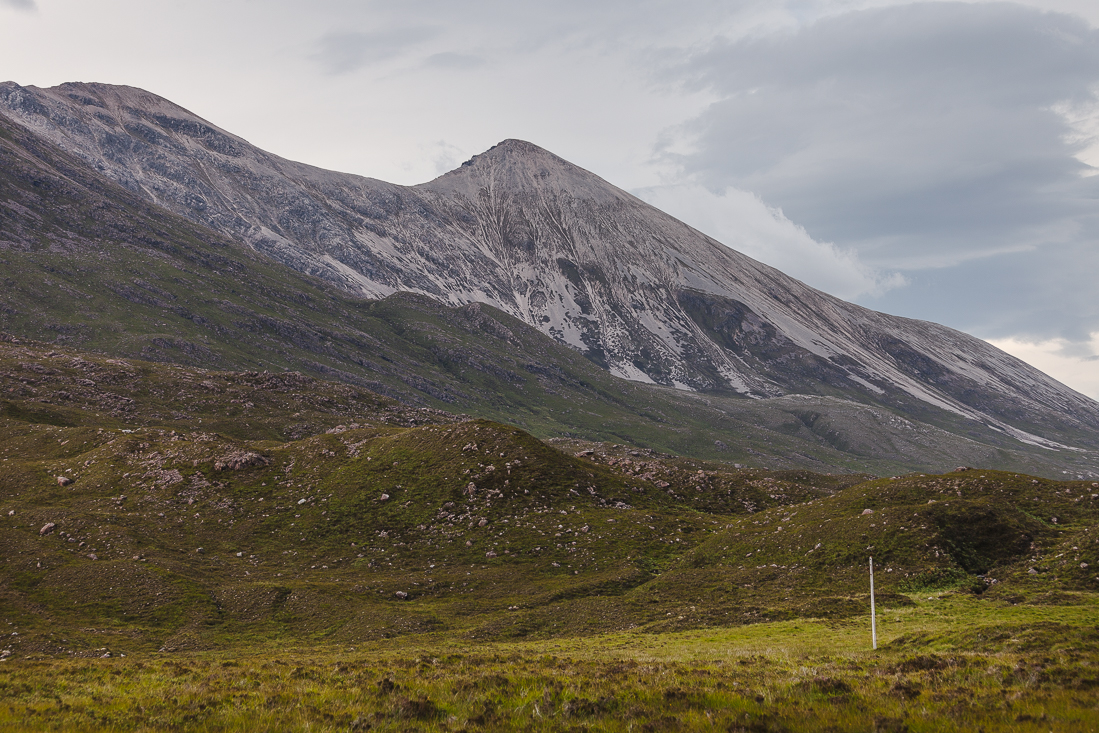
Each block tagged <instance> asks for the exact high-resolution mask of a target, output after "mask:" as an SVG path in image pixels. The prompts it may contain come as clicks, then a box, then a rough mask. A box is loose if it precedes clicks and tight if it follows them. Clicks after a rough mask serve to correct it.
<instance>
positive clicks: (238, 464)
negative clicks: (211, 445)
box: [214, 451, 271, 471]
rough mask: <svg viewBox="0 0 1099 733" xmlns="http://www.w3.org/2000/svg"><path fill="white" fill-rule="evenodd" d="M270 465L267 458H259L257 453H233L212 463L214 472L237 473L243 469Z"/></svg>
mask: <svg viewBox="0 0 1099 733" xmlns="http://www.w3.org/2000/svg"><path fill="white" fill-rule="evenodd" d="M270 463H271V461H270V459H269V458H267V457H266V456H261V455H260V454H259V453H253V452H251V451H235V452H233V453H230V454H229V455H227V456H225V457H223V458H219V459H218V460H216V461H214V470H215V471H224V470H226V469H229V470H230V471H239V470H241V469H243V468H251V467H253V466H266V465H268V464H270Z"/></svg>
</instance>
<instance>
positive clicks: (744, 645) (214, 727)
mask: <svg viewBox="0 0 1099 733" xmlns="http://www.w3.org/2000/svg"><path fill="white" fill-rule="evenodd" d="M914 601H915V602H914V605H913V606H910V607H906V608H903V609H899V610H894V611H889V612H887V613H886V614H885V615H884V616H883V618H882V619H881V625H880V627H879V628H880V639H881V641H882V645H881V648H880V649H879V650H877V651H872V650H870V649H868V648H867V647H868V638H867V636H868V633H867V632H868V628H867V621H868V619H852V620H847V621H843V622H823V621H813V620H804V619H803V620H798V621H787V622H779V623H771V624H757V625H753V626H746V627H738V628H728V629H705V630H693V631H687V632H679V633H667V634H649V633H640V632H622V633H617V634H610V635H605V636H599V637H588V638H569V639H556V640H551V641H539V642H518V643H507V644H503V643H496V644H493V643H489V644H479V645H475V646H471V645H470V644H468V643H463V642H461V641H459V640H456V639H454V638H448V637H443V636H439V637H433V636H428V635H424V636H418V637H405V638H402V639H390V640H383V641H376V642H370V643H369V644H367V645H358V646H338V647H336V646H329V647H303V648H288V647H283V648H274V647H272V648H251V649H247V650H232V651H221V652H205V653H192V654H184V655H136V656H129V657H126V658H118V657H114V658H103V659H92V660H88V659H84V660H74V659H60V660H59V659H49V658H45V657H40V656H39V657H32V658H21V659H11V660H8V661H7V662H5V663H4V664H3V665H0V700H2V702H0V730H138V731H151V730H203V731H235V730H286V731H336V730H381V731H399V730H400V731H403V730H433V731H458V730H463V729H464V730H536V731H543V730H544V731H550V730H578V731H579V730H593V731H632V730H637V731H663V730H667V731H674V730H730V731H784V730H789V731H800V730H834V731H870V730H875V731H905V730H907V731H969V730H984V731H988V732H991V731H1001V730H1002V731H1009V730H1010V731H1029V730H1034V731H1038V730H1041V731H1049V730H1057V731H1061V730H1064V731H1075V730H1080V731H1086V730H1096V729H1099V695H1097V693H1096V690H1097V689H1099V669H1097V668H1096V663H1097V662H1099V654H1097V652H1096V644H1095V640H1094V638H1093V637H1094V627H1095V622H1096V620H1097V613H1096V611H1097V608H1099V606H1097V604H1096V601H1095V599H1093V598H1091V597H1090V596H1080V597H1077V598H1075V599H1072V600H1071V602H1068V603H1062V604H1060V605H1056V606H1050V607H1036V606H1009V605H991V604H988V603H987V602H983V603H982V602H979V601H976V600H974V599H972V598H970V597H966V596H963V595H952V594H944V595H943V596H941V597H940V596H934V595H933V596H931V600H928V599H927V597H926V596H924V597H921V598H919V599H914Z"/></svg>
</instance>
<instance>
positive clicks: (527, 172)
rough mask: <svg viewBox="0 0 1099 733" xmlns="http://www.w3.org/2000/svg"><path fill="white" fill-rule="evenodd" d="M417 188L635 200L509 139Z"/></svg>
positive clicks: (587, 173) (542, 151)
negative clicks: (558, 193) (561, 194)
mask: <svg viewBox="0 0 1099 733" xmlns="http://www.w3.org/2000/svg"><path fill="white" fill-rule="evenodd" d="M417 188H419V189H422V190H425V191H432V192H435V193H439V194H444V195H446V194H461V195H465V196H475V195H479V194H480V192H481V191H482V190H485V191H486V192H493V193H496V192H507V194H508V195H512V196H515V195H525V194H530V193H531V192H539V193H544V192H546V191H563V192H567V193H568V194H569V195H570V196H572V197H574V198H578V199H587V200H593V201H603V202H609V201H613V200H622V199H626V198H629V199H633V197H632V196H630V195H629V194H627V193H626V192H625V191H622V190H621V189H619V188H617V187H615V186H613V185H612V184H610V183H608V182H607V181H605V180H603V179H602V178H600V177H599V176H597V175H595V174H594V173H592V172H591V171H588V170H585V169H583V168H581V167H580V166H578V165H574V164H572V163H570V162H569V161H567V160H565V159H564V158H560V157H558V156H556V155H554V154H553V153H551V152H549V151H548V150H546V149H544V148H541V147H539V146H537V145H535V144H533V143H529V142H527V141H525V140H515V139H508V140H504V141H503V142H500V143H497V144H496V145H494V146H492V147H491V148H489V149H488V150H486V151H485V152H483V153H480V154H479V155H475V156H473V157H472V158H470V159H469V160H467V161H466V162H465V163H462V165H461V166H459V167H458V168H456V169H455V170H452V171H449V172H447V173H444V174H443V175H441V176H439V177H438V178H436V179H435V180H433V181H431V182H429V183H425V184H423V185H421V186H417Z"/></svg>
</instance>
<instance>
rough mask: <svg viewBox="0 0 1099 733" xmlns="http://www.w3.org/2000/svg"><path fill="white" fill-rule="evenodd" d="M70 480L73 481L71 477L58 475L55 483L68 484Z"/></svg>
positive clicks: (59, 484)
mask: <svg viewBox="0 0 1099 733" xmlns="http://www.w3.org/2000/svg"><path fill="white" fill-rule="evenodd" d="M72 482H73V480H72V479H71V478H69V477H68V476H58V477H57V485H58V486H68V485H69V484H71V483H72Z"/></svg>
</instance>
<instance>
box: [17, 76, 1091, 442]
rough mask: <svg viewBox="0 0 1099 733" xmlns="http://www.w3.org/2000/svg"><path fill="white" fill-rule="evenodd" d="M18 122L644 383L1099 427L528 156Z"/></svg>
mask: <svg viewBox="0 0 1099 733" xmlns="http://www.w3.org/2000/svg"><path fill="white" fill-rule="evenodd" d="M0 112H2V113H4V114H6V115H8V116H10V117H11V118H12V119H13V120H15V121H16V122H17V123H19V124H21V125H23V126H24V127H26V128H27V129H29V130H31V131H33V132H35V133H36V134H38V135H40V136H42V137H44V138H46V139H48V140H49V141H51V142H53V143H55V144H57V145H58V146H60V147H62V148H63V149H65V150H67V151H69V152H70V153H73V154H74V155H76V156H78V157H80V158H81V159H83V160H84V161H86V162H87V163H88V164H90V165H91V166H92V167H93V168H95V169H96V170H97V171H99V172H100V173H102V174H103V175H105V176H107V177H108V178H110V179H113V180H114V181H116V182H118V183H119V184H121V185H122V186H124V187H126V188H128V189H129V190H130V191H132V192H134V193H136V194H138V195H140V196H143V197H145V198H147V199H148V200H150V201H152V202H154V203H157V204H159V205H161V206H164V207H166V208H168V209H170V210H172V211H174V212H176V213H177V214H181V215H183V216H186V217H188V218H190V219H192V220H193V221H195V222H198V223H201V224H203V225H206V226H209V227H211V228H213V229H215V230H217V231H219V232H222V233H224V234H226V235H229V236H231V237H234V238H237V239H238V240H241V241H244V242H246V243H248V244H249V245H251V246H252V247H254V248H255V249H257V250H259V251H262V252H264V253H266V254H268V255H270V256H271V257H273V258H274V259H276V260H279V261H280V262H282V263H284V264H286V265H289V266H290V267H293V268H295V269H297V270H300V271H303V272H307V273H310V274H313V275H316V276H319V277H322V278H325V279H327V280H330V281H331V282H333V283H336V284H338V285H339V286H340V287H343V288H345V289H347V290H349V291H351V292H354V293H358V294H361V295H362V296H365V297H380V296H385V295H389V294H391V293H393V292H396V291H413V292H418V293H422V294H426V295H428V296H431V297H433V298H436V299H438V300H440V301H443V302H445V303H448V304H451V305H462V304H471V305H470V310H469V317H470V318H471V319H476V318H477V317H478V316H479V311H478V310H477V307H478V306H476V305H475V304H477V303H487V304H490V305H493V306H496V307H498V308H500V309H502V310H504V311H505V312H507V313H509V314H511V315H513V316H515V317H517V318H519V319H521V320H523V321H525V322H526V323H528V324H531V325H532V326H534V327H536V328H538V329H540V330H541V331H543V332H544V333H546V334H548V335H550V336H552V337H553V338H555V339H557V340H559V341H561V342H564V343H567V344H570V345H572V346H574V347H576V348H577V349H579V350H581V351H582V352H584V354H585V355H586V356H587V357H588V358H589V359H591V360H592V361H594V362H595V363H597V364H600V365H601V366H603V367H604V368H606V369H608V370H609V371H611V372H612V373H614V374H616V375H618V376H621V377H624V378H627V379H633V380H638V381H646V382H654V383H658V384H662V385H668V386H674V387H678V388H681V389H694V390H719V391H735V392H737V393H740V394H742V395H744V396H746V397H751V398H768V397H776V396H781V395H787V394H799V393H800V394H827V395H844V396H847V397H849V398H851V399H854V400H856V401H858V402H863V403H866V402H870V403H877V404H881V405H885V406H888V407H890V408H893V409H900V410H902V411H908V412H911V413H916V414H925V413H927V411H928V409H929V408H938V409H941V410H945V411H946V412H947V413H953V414H954V415H955V416H958V417H961V418H964V419H968V420H976V421H980V422H982V423H984V424H986V425H989V426H991V427H993V428H995V429H997V430H1000V431H1002V432H1003V433H1004V434H1005V435H1007V436H1011V437H1012V438H1015V439H1018V440H1022V441H1025V442H1028V443H1032V444H1036V445H1042V446H1045V447H1048V448H1051V449H1060V448H1063V447H1064V446H1063V445H1060V444H1059V443H1057V442H1055V441H1054V440H1051V439H1050V438H1049V436H1050V435H1055V436H1061V437H1060V438H1059V440H1066V438H1065V437H1064V436H1080V435H1085V436H1087V435H1090V436H1092V438H1094V436H1095V435H1096V434H1097V431H1099V404H1097V403H1095V402H1094V401H1092V400H1090V399H1088V398H1086V397H1084V396H1083V395H1080V394H1078V393H1076V392H1074V391H1072V390H1071V389H1068V388H1067V387H1065V386H1064V385H1061V384H1059V383H1057V382H1056V381H1054V380H1053V379H1051V378H1049V377H1047V376H1046V375H1044V374H1042V373H1041V372H1039V371H1037V370H1035V369H1033V368H1031V367H1029V366H1028V365H1026V364H1024V363H1023V362H1021V361H1019V360H1017V359H1015V358H1013V357H1011V356H1009V355H1008V354H1005V353H1004V352H1002V351H999V350H998V349H995V348H994V347H992V346H991V345H989V344H987V343H985V342H984V341H981V340H979V339H976V338H973V337H971V336H968V335H966V334H963V333H960V332H958V331H954V330H952V329H949V328H945V327H943V326H939V325H936V324H933V323H927V322H922V321H913V320H909V319H903V318H897V317H893V316H888V315H885V314H882V313H877V312H874V311H871V310H868V309H865V308H861V307H859V306H856V305H853V304H850V303H846V302H844V301H841V300H839V299H836V298H833V297H831V296H828V295H826V294H824V293H821V292H820V291H817V290H815V289H813V288H811V287H808V286H807V285H805V284H804V283H801V282H799V281H797V280H794V279H792V278H790V277H787V276H786V275H784V274H783V273H781V272H779V271H777V270H775V269H773V268H770V267H767V266H766V265H763V264H761V263H759V262H756V261H754V260H752V259H751V258H749V257H746V256H745V255H742V254H740V253H739V252H736V251H733V250H731V249H729V248H727V247H725V246H723V245H721V244H720V243H719V242H716V241H714V240H712V239H710V238H708V237H706V236H704V235H703V234H701V233H699V232H697V231H695V230H694V229H691V228H690V227H689V226H687V225H686V224H684V223H682V222H680V221H678V220H676V219H674V218H672V217H671V216H668V215H667V214H664V213H663V212H661V211H659V210H657V209H655V208H653V207H651V206H649V205H647V204H645V203H644V202H642V201H640V200H638V199H637V198H635V197H633V196H631V195H629V194H628V193H626V192H624V191H622V190H620V189H618V188H615V187H614V186H612V185H611V184H609V183H607V182H606V181H604V180H602V179H600V178H599V177H598V176H596V175H594V174H592V173H590V172H589V171H586V170H584V169H582V168H579V167H577V166H575V165H572V164H570V163H568V162H567V161H564V160H562V159H560V158H558V157H557V156H555V155H553V154H551V153H549V152H547V151H545V150H543V149H541V148H539V147H537V146H535V145H532V144H530V143H527V142H523V141H519V140H506V141H504V142H502V143H500V144H499V145H497V146H495V147H494V148H492V149H491V150H489V151H487V152H485V153H483V154H481V155H478V156H475V157H474V158H473V159H472V160H470V161H468V162H466V163H464V164H463V165H462V166H461V167H460V168H458V169H457V170H454V171H451V172H449V173H447V174H445V175H443V176H441V177H439V178H437V179H436V180H434V181H431V182H429V183H425V184H422V185H419V186H412V187H404V186H396V185H393V184H389V183H384V182H382V181H377V180H373V179H369V178H363V177H360V176H354V175H349V174H343V173H335V172H332V171H326V170H322V169H319V168H314V167H311V166H307V165H303V164H300V163H294V162H291V161H287V160H284V159H282V158H279V157H277V156H274V155H271V154H269V153H266V152H264V151H262V150H259V149H257V148H255V147H253V146H252V145H250V144H248V143H247V142H246V141H244V140H242V139H241V138H239V137H236V136H234V135H232V134H230V133H228V132H225V131H223V130H221V129H219V128H217V127H215V126H214V125H212V124H210V123H209V122H207V121H205V120H203V119H202V118H200V117H198V116H196V115H194V114H192V113H190V112H188V111H187V110H184V109H182V108H180V107H178V106H176V105H174V104H172V103H171V102H169V101H167V100H165V99H163V98H160V97H157V96H156V95H153V94H150V93H148V92H144V91H142V90H139V89H134V88H130V87H117V86H109V85H104V84H62V85H60V86H58V87H53V88H50V89H39V88H36V87H21V86H19V85H17V84H14V83H11V82H8V83H3V84H0ZM487 322H488V321H486V323H487ZM493 323H495V321H493ZM501 338H506V335H501ZM804 420H806V421H809V422H812V421H813V420H814V418H813V416H812V415H811V414H809V413H808V412H807V413H806V416H805V418H804ZM809 422H807V424H809ZM1091 442H1094V440H1091Z"/></svg>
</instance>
